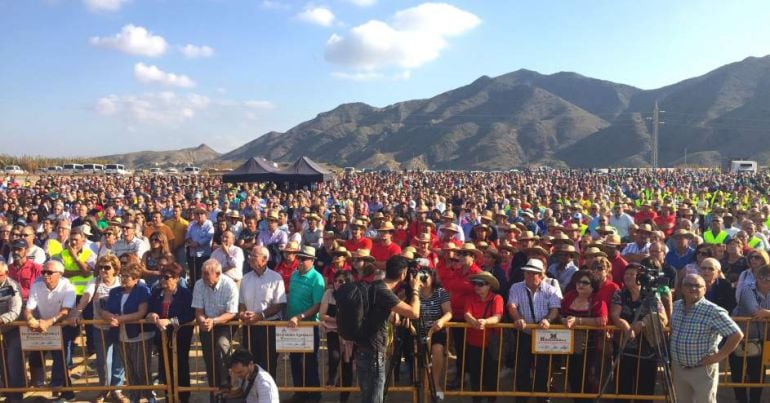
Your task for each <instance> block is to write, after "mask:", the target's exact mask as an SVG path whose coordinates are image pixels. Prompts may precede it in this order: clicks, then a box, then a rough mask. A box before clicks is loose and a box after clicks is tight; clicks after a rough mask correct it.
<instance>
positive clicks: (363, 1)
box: [347, 0, 377, 7]
mask: <svg viewBox="0 0 770 403" xmlns="http://www.w3.org/2000/svg"><path fill="white" fill-rule="evenodd" d="M347 1H348V2H349V3H353V4H355V5H357V6H359V7H369V6H373V5H374V4H375V3H377V0H347Z"/></svg>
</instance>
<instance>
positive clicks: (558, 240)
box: [551, 232, 573, 245]
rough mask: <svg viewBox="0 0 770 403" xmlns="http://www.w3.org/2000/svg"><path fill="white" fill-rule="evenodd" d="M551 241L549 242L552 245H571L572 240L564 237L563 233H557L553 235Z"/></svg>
mask: <svg viewBox="0 0 770 403" xmlns="http://www.w3.org/2000/svg"><path fill="white" fill-rule="evenodd" d="M552 238H553V239H551V242H552V243H553V244H554V245H572V243H573V242H572V240H571V239H570V238H569V237H568V236H567V235H565V234H564V233H563V232H559V233H557V234H556V235H554V236H553V237H552Z"/></svg>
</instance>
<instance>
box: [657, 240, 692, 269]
mask: <svg viewBox="0 0 770 403" xmlns="http://www.w3.org/2000/svg"><path fill="white" fill-rule="evenodd" d="M694 260H695V249H694V248H691V247H689V246H688V247H687V250H686V251H685V252H684V254H683V255H680V254H679V253H677V251H676V248H672V249H671V250H670V251H668V253H666V258H665V259H664V263H666V264H670V265H671V266H673V267H674V268H675V269H676V270H677V271H679V270H682V268H683V267H685V266H687V264H688V263H690V262H692V261H694Z"/></svg>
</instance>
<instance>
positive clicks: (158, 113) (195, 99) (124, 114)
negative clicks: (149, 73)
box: [94, 91, 211, 127]
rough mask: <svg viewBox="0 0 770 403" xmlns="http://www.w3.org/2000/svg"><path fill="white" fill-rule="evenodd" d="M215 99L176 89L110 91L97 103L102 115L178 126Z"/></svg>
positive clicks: (143, 122) (96, 106)
mask: <svg viewBox="0 0 770 403" xmlns="http://www.w3.org/2000/svg"><path fill="white" fill-rule="evenodd" d="M210 103H211V100H210V99H209V98H208V97H206V96H203V95H198V94H187V95H177V94H176V93H174V92H168V91H166V92H157V93H146V94H143V95H122V96H119V95H108V96H106V97H103V98H101V99H99V100H98V101H97V102H96V105H95V106H94V110H95V111H96V113H98V114H100V115H102V116H116V117H120V118H122V119H124V120H126V121H127V122H136V123H141V124H158V125H161V126H167V127H177V126H179V125H181V124H182V123H184V122H186V121H188V120H190V119H192V118H193V117H195V115H196V113H198V112H199V111H203V110H205V109H206V108H208V107H209V104H210Z"/></svg>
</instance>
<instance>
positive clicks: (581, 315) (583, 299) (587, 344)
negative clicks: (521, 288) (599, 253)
mask: <svg viewBox="0 0 770 403" xmlns="http://www.w3.org/2000/svg"><path fill="white" fill-rule="evenodd" d="M571 281H572V284H573V285H574V289H571V290H570V291H568V292H567V293H566V294H565V295H564V299H562V301H561V316H562V318H564V325H565V326H566V327H567V329H573V328H575V327H576V326H604V325H606V324H607V315H608V313H607V304H606V303H605V302H604V301H603V300H602V299H601V298H598V297H597V295H596V291H598V290H599V282H598V281H597V280H595V279H594V278H593V276H592V275H591V273H590V272H589V271H587V270H579V271H577V272H575V274H573V275H572V280H571ZM569 288H572V287H569ZM600 333H601V332H597V331H590V330H575V332H574V336H575V340H576V342H575V350H574V353H573V354H572V355H570V356H569V358H568V363H567V367H568V369H567V371H568V373H569V376H568V378H569V385H570V390H571V391H572V393H593V392H596V389H597V388H596V385H592V383H591V382H592V377H591V376H587V375H586V376H584V373H587V372H591V371H592V369H593V368H595V367H596V366H597V363H598V361H597V356H598V355H599V354H597V349H598V348H597V344H598V343H600V342H601V337H600V335H599V334H600ZM574 401H576V402H590V401H592V399H574Z"/></svg>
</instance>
